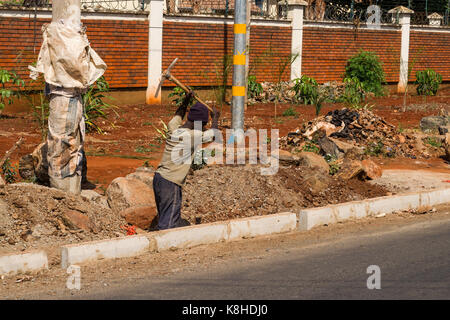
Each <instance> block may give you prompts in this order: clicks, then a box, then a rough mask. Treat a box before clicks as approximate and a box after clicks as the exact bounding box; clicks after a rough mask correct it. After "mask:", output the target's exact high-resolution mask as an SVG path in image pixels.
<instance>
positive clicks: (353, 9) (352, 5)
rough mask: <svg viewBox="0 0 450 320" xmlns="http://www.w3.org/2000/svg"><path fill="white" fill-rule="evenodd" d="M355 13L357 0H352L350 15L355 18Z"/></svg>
mask: <svg viewBox="0 0 450 320" xmlns="http://www.w3.org/2000/svg"><path fill="white" fill-rule="evenodd" d="M354 15H355V0H352V4H351V7H350V16H351V19H352V20H353V16H354Z"/></svg>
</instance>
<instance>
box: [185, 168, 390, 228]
mask: <svg viewBox="0 0 450 320" xmlns="http://www.w3.org/2000/svg"><path fill="white" fill-rule="evenodd" d="M260 169H261V166H259V165H245V166H244V165H242V166H238V165H235V166H229V165H228V166H218V165H215V166H210V167H206V168H204V169H201V170H197V171H194V172H193V174H192V175H189V176H188V178H187V180H186V185H185V186H184V191H183V197H184V202H183V207H182V217H183V218H184V219H187V220H188V221H189V222H191V223H192V224H195V223H196V218H199V219H200V220H201V222H202V223H204V222H213V221H221V220H227V219H233V218H241V217H251V216H259V215H267V214H273V213H279V212H286V211H293V212H295V211H296V210H298V209H300V208H310V207H320V206H325V205H328V204H335V203H342V202H347V201H354V200H362V199H366V198H373V197H378V196H384V195H386V192H387V191H386V189H384V188H383V187H380V186H373V185H370V184H368V183H365V182H363V181H359V180H357V179H352V180H348V181H343V180H340V179H337V178H333V177H332V176H329V175H328V174H322V173H320V172H318V171H312V170H311V169H308V168H305V167H302V166H298V167H296V166H293V167H281V168H280V169H279V171H278V173H277V174H275V175H268V176H263V175H261V171H260ZM197 220H198V219H197Z"/></svg>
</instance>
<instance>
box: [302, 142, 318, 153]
mask: <svg viewBox="0 0 450 320" xmlns="http://www.w3.org/2000/svg"><path fill="white" fill-rule="evenodd" d="M303 151H305V152H314V153H317V154H319V152H320V149H319V147H318V146H316V145H315V144H314V142H312V141H306V143H305V145H304V146H303Z"/></svg>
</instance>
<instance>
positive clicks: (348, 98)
mask: <svg viewBox="0 0 450 320" xmlns="http://www.w3.org/2000/svg"><path fill="white" fill-rule="evenodd" d="M364 99H365V92H364V89H363V85H362V83H361V82H360V81H359V79H358V78H357V77H353V78H345V79H344V92H343V93H342V95H341V96H340V98H339V100H338V101H339V102H343V103H345V104H346V105H347V106H348V107H350V108H353V109H358V108H359V106H360V105H361V102H362V101H363V100H364Z"/></svg>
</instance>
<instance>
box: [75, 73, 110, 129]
mask: <svg viewBox="0 0 450 320" xmlns="http://www.w3.org/2000/svg"><path fill="white" fill-rule="evenodd" d="M106 92H109V84H108V82H107V81H106V79H105V77H103V76H102V77H100V78H99V79H98V80H97V82H96V83H95V85H93V86H91V87H90V88H89V90H88V91H87V92H86V93H85V94H84V95H83V104H84V118H85V123H86V130H87V131H90V130H92V129H95V130H96V131H97V132H98V133H102V132H103V131H102V129H101V128H100V126H99V125H98V124H97V123H96V122H97V120H98V119H99V118H104V119H107V115H106V111H107V110H108V109H111V110H113V111H114V108H117V106H114V105H111V104H108V103H106V102H105V101H104V100H103V99H105V98H108V99H112V97H111V96H109V95H106V94H105V93H106ZM116 114H117V113H116Z"/></svg>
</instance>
